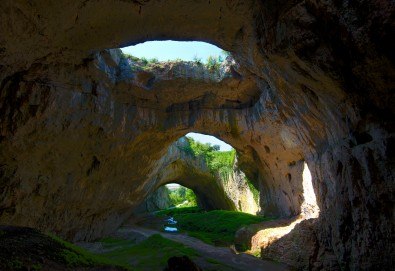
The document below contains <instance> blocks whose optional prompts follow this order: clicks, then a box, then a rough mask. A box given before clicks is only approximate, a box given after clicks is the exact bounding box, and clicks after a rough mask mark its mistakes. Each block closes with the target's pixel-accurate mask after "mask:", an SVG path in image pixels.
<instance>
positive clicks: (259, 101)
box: [0, 0, 395, 270]
mask: <svg viewBox="0 0 395 271" xmlns="http://www.w3.org/2000/svg"><path fill="white" fill-rule="evenodd" d="M0 11H1V13H0V14H1V15H0V25H1V28H0V59H1V62H0V81H1V84H0V91H1V93H0V127H1V128H0V136H1V137H0V138H1V142H0V167H1V168H0V176H1V177H0V222H1V223H6V224H14V225H25V226H32V227H36V228H41V229H45V230H50V231H54V232H57V233H60V234H62V235H63V236H65V237H68V238H69V239H74V240H78V239H94V238H97V237H100V236H102V235H103V234H105V233H107V232H110V231H112V230H114V229H115V228H116V227H117V226H118V225H120V224H121V223H122V221H123V220H124V219H125V218H126V217H127V216H128V215H129V212H130V210H131V208H132V207H133V206H135V205H137V204H138V202H140V201H141V200H142V197H143V196H144V194H145V193H146V192H147V191H148V190H149V188H150V187H151V186H152V185H153V184H151V183H150V182H149V180H151V179H152V176H155V175H156V174H157V173H158V170H159V169H160V167H161V164H160V159H161V157H163V155H164V154H165V153H166V151H167V148H168V146H169V145H170V144H171V143H172V142H174V141H175V140H176V139H177V138H179V137H180V136H182V135H184V134H186V133H187V132H189V131H195V132H203V133H210V134H212V135H215V136H217V137H219V138H221V139H223V140H225V141H227V142H228V143H230V144H232V145H233V146H234V147H235V148H236V149H237V150H238V152H239V154H240V161H239V162H240V166H241V168H243V171H244V172H245V173H246V175H247V177H248V178H249V179H251V180H253V181H254V182H255V183H256V185H257V186H258V187H259V188H260V194H261V198H260V205H261V212H262V213H263V214H266V215H276V216H284V217H286V216H291V215H295V214H298V213H299V211H300V204H301V203H302V202H303V196H302V186H301V184H302V178H301V172H302V164H303V162H302V161H303V160H304V161H306V162H307V163H308V165H309V167H310V169H311V170H312V175H313V184H314V189H315V192H316V195H317V203H318V205H319V207H320V210H321V213H320V217H319V218H318V220H317V221H316V223H314V227H315V232H316V234H317V235H316V237H317V239H316V240H317V241H316V242H314V246H315V248H314V249H312V250H308V251H312V253H311V254H309V255H308V257H309V261H308V262H309V263H310V264H309V265H308V266H306V268H309V269H313V270H320V269H326V270H339V269H343V270H349V269H352V270H372V269H375V270H388V269H390V267H391V266H393V264H394V263H393V259H394V258H395V257H394V245H393V238H394V225H393V223H394V222H393V221H394V186H395V185H394V152H393V149H394V142H395V141H394V128H393V127H394V121H393V120H394V110H395V107H394V106H393V104H394V80H393V79H394V53H393V48H394V42H393V39H392V35H393V33H394V26H393V19H394V18H393V17H394V15H393V14H394V4H393V2H392V1H389V0H382V1H379V0H377V1H376V0H373V1H347V0H340V1H334V0H317V1H313V0H305V1H287V0H282V1H278V0H267V1H258V0H256V1H255V0H247V1H246V0H243V1H236V0H235V1H225V0H218V1H188V0H175V1H156V0H151V1H150V0H147V1H121V0H106V1H104V0H97V1H82V0H81V1H64V0H58V1H55V2H52V1H44V0H37V1H34V2H32V1H27V0H17V1H13V0H12V1H11V0H4V1H1V4H0ZM152 39H176V40H179V39H182V40H203V41H209V42H212V43H214V44H217V45H219V46H221V47H222V48H223V49H225V50H228V51H230V52H232V54H233V56H234V58H235V60H236V62H237V63H238V65H239V67H234V68H233V69H232V70H230V71H229V72H230V77H222V79H220V80H219V81H218V80H211V79H209V80H207V79H206V78H202V77H199V76H193V78H192V77H188V76H185V77H184V76H181V77H179V76H172V75H171V73H169V74H167V75H166V76H165V77H160V76H158V77H157V76H156V75H155V74H154V75H152V74H151V75H150V74H148V75H147V74H145V75H143V74H141V76H140V75H139V73H134V72H132V71H131V70H128V68H127V64H124V63H123V62H122V60H120V58H119V55H117V54H116V53H115V52H112V51H103V50H104V49H108V48H117V47H121V46H125V45H131V44H135V43H138V42H142V41H146V40H152ZM170 70H171V69H170ZM232 71H234V72H232ZM147 76H148V78H149V80H147ZM152 78H153V79H152ZM142 82H143V83H142ZM172 86H176V87H175V88H173V87H172ZM300 226H301V227H302V226H303V225H300ZM298 240H303V239H300V238H299V239H298ZM296 242H298V241H297V240H296ZM316 251H319V252H320V253H315V252H316ZM313 252H314V253H313ZM303 255H304V254H303ZM303 257H307V256H303ZM326 259H334V260H331V261H327V260H326Z"/></svg>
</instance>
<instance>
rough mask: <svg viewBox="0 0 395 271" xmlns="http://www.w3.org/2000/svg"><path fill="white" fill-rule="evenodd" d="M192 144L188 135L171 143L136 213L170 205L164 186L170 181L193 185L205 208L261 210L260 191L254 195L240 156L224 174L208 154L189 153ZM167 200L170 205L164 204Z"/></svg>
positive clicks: (187, 185) (254, 212)
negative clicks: (211, 164) (207, 158)
mask: <svg viewBox="0 0 395 271" xmlns="http://www.w3.org/2000/svg"><path fill="white" fill-rule="evenodd" d="M188 147H189V141H188V140H187V138H186V137H182V138H180V139H178V140H177V141H176V142H174V143H173V144H172V145H170V147H169V149H168V151H167V153H166V155H164V156H163V157H162V158H161V159H160V161H161V165H162V166H161V168H160V169H159V170H158V173H157V174H156V175H154V176H153V177H152V179H151V180H150V181H149V182H148V184H149V185H150V188H147V189H146V191H147V198H146V199H145V200H144V202H142V203H141V204H140V205H139V206H138V207H137V208H136V209H135V210H134V213H140V212H144V211H145V212H150V211H154V210H158V209H166V208H168V207H170V205H169V203H168V202H169V200H168V192H166V190H163V189H162V188H163V185H166V184H168V183H178V184H181V185H182V186H185V187H188V188H190V189H192V190H193V191H194V193H195V194H196V197H197V201H198V206H199V207H201V208H203V209H205V210H215V209H220V210H231V211H234V210H237V211H242V212H246V213H251V214H256V213H258V212H259V206H258V202H257V201H258V198H257V196H258V195H255V196H254V195H253V192H252V191H251V189H250V187H249V185H248V183H247V180H246V177H245V175H244V173H243V172H242V171H241V170H240V169H239V168H238V166H237V160H235V161H234V165H233V170H231V171H230V172H228V173H224V174H220V173H219V172H217V171H211V170H210V169H209V168H208V166H207V163H206V161H205V157H202V156H195V155H193V154H192V153H189V152H188V151H187V150H188ZM189 149H190V148H189ZM166 202H167V205H166V204H163V203H166Z"/></svg>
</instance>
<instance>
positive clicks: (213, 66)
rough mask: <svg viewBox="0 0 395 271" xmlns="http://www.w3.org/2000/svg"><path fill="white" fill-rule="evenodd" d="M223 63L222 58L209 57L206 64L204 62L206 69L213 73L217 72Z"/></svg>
mask: <svg viewBox="0 0 395 271" xmlns="http://www.w3.org/2000/svg"><path fill="white" fill-rule="evenodd" d="M223 61H224V59H223V57H222V56H218V57H215V56H209V57H208V58H207V62H206V68H207V69H209V70H210V71H212V72H214V71H218V70H219V68H220V66H221V63H222V62H223Z"/></svg>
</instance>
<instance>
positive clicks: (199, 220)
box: [157, 208, 269, 246]
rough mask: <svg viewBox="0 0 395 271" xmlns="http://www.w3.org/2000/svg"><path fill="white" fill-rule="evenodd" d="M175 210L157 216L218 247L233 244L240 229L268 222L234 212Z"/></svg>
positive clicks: (264, 219) (159, 213)
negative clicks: (166, 218)
mask: <svg viewBox="0 0 395 271" xmlns="http://www.w3.org/2000/svg"><path fill="white" fill-rule="evenodd" d="M177 209H178V210H175V209H171V210H165V211H161V212H158V213H157V215H170V216H173V217H174V218H175V220H176V221H177V227H178V229H179V230H180V231H185V232H187V233H188V234H189V235H190V236H193V237H196V238H198V239H200V240H202V241H204V242H206V243H208V244H213V245H219V246H228V245H231V244H233V243H234V236H235V233H236V231H237V230H238V229H240V228H241V227H243V226H247V225H250V224H255V223H259V222H262V221H266V220H269V219H268V218H265V217H263V216H256V215H251V214H246V213H242V212H235V211H224V210H214V211H209V212H205V211H203V210H200V209H197V208H177Z"/></svg>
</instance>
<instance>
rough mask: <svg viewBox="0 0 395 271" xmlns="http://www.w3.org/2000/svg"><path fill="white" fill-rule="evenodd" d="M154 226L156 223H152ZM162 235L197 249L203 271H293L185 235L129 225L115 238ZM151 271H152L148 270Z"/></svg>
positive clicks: (98, 249) (96, 246)
mask: <svg viewBox="0 0 395 271" xmlns="http://www.w3.org/2000/svg"><path fill="white" fill-rule="evenodd" d="M151 222H152V221H151ZM157 234H159V235H161V236H162V237H164V238H166V239H169V240H171V241H174V242H177V243H180V244H183V245H184V246H186V247H188V248H191V249H193V250H194V251H196V252H197V254H196V255H193V256H192V257H191V259H192V260H193V261H194V262H195V263H196V264H197V265H199V266H200V267H201V268H203V270H216V271H231V270H240V271H241V270H249V271H255V270H256V271H258V270H259V271H264V270H270V271H271V270H273V271H277V270H279V271H280V270H281V271H283V270H284V271H285V270H291V269H289V268H288V267H287V266H285V265H282V264H278V263H274V262H271V261H265V260H261V259H259V258H256V257H254V256H251V255H248V254H245V253H240V254H236V253H235V252H233V251H232V250H231V249H230V248H229V247H217V246H213V245H209V244H206V243H204V242H203V241H201V240H199V239H197V238H194V237H191V236H188V235H186V234H183V233H166V232H162V231H158V230H156V229H152V228H148V227H144V226H141V225H140V224H139V225H136V224H134V223H133V222H131V223H127V224H126V225H124V226H123V227H121V228H120V229H119V230H118V231H117V232H116V233H115V235H114V237H116V238H117V239H123V240H132V239H133V240H134V241H136V240H137V242H139V240H142V239H146V238H149V237H150V236H153V235H157ZM79 245H81V246H83V247H85V248H87V249H88V250H90V251H92V252H94V253H108V250H107V251H106V249H103V246H101V244H100V243H97V242H96V243H83V244H82V243H80V244H79ZM129 263H130V264H131V265H132V267H133V265H134V264H136V259H135V255H131V256H130V259H129ZM147 270H148V269H147Z"/></svg>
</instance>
